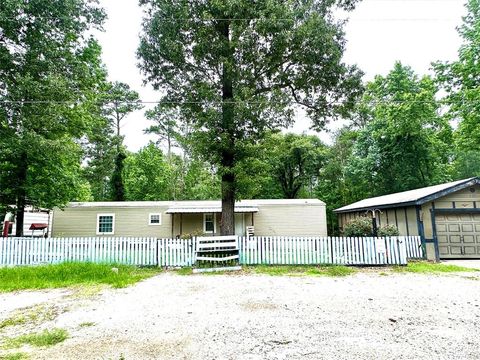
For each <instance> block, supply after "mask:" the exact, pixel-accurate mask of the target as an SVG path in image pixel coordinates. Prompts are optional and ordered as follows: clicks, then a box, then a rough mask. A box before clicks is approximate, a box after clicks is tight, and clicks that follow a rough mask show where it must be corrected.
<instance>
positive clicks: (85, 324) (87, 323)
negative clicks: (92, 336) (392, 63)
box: [78, 321, 96, 328]
mask: <svg viewBox="0 0 480 360" xmlns="http://www.w3.org/2000/svg"><path fill="white" fill-rule="evenodd" d="M95 325H96V324H95V323H94V322H93V321H86V322H83V323H81V324H80V325H78V326H79V327H81V328H86V327H92V326H95Z"/></svg>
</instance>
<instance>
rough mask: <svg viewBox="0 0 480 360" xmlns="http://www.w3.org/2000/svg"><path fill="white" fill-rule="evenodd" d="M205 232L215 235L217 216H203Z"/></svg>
mask: <svg viewBox="0 0 480 360" xmlns="http://www.w3.org/2000/svg"><path fill="white" fill-rule="evenodd" d="M203 232H204V233H212V234H213V233H215V215H214V214H203Z"/></svg>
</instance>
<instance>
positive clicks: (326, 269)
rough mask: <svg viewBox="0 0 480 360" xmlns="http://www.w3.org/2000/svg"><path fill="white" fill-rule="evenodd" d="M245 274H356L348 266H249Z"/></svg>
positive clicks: (333, 275)
mask: <svg viewBox="0 0 480 360" xmlns="http://www.w3.org/2000/svg"><path fill="white" fill-rule="evenodd" d="M245 271H246V272H247V273H254V274H264V275H271V276H332V277H337V276H348V275H352V274H354V273H355V272H356V270H355V269H354V268H351V267H348V266H337V265H332V266H265V265H260V266H250V267H247V268H245Z"/></svg>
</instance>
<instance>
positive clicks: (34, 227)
mask: <svg viewBox="0 0 480 360" xmlns="http://www.w3.org/2000/svg"><path fill="white" fill-rule="evenodd" d="M47 227H48V224H39V223H33V224H32V225H30V230H43V229H46V228H47Z"/></svg>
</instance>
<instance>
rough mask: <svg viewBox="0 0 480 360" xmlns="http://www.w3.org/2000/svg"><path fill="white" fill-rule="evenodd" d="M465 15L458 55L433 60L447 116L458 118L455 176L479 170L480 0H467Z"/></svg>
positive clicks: (476, 172)
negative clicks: (450, 59) (453, 57)
mask: <svg viewBox="0 0 480 360" xmlns="http://www.w3.org/2000/svg"><path fill="white" fill-rule="evenodd" d="M466 8H467V16H465V17H464V18H463V24H462V26H460V28H459V34H460V36H461V37H462V39H463V44H462V46H461V47H460V49H459V51H458V59H457V60H456V61H453V62H445V63H441V62H437V63H435V64H434V69H435V71H436V74H437V81H438V82H439V83H440V84H441V85H442V87H443V90H445V91H446V93H447V96H446V97H445V99H444V102H445V103H446V104H447V105H448V112H447V114H446V116H447V118H448V119H452V120H459V123H458V127H457V129H456V131H455V134H454V142H453V145H454V146H455V147H454V149H455V154H454V163H453V167H452V176H453V177H454V178H456V179H461V178H467V177H471V176H477V175H479V174H480V166H479V161H478V159H479V158H480V88H479V86H478V81H479V78H480V67H479V66H478V64H479V63H480V52H479V51H478V49H479V46H480V2H479V1H478V0H468V1H467V4H466Z"/></svg>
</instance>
